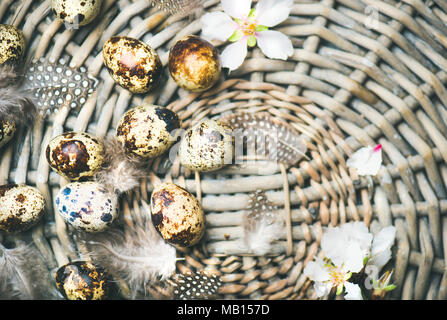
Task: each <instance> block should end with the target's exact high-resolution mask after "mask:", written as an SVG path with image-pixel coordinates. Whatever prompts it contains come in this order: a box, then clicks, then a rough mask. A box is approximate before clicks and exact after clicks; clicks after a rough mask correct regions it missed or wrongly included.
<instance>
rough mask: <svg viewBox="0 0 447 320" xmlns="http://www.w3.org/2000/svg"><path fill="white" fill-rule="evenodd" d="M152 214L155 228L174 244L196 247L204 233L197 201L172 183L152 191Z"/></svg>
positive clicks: (163, 184) (161, 185)
mask: <svg viewBox="0 0 447 320" xmlns="http://www.w3.org/2000/svg"><path fill="white" fill-rule="evenodd" d="M151 213H152V223H153V225H154V227H155V229H157V230H158V232H159V233H160V235H161V236H162V237H163V239H165V240H166V241H168V242H169V243H172V244H174V245H178V246H181V247H188V246H192V245H195V244H196V243H198V242H199V241H200V239H201V238H202V236H203V234H204V232H205V214H204V212H203V210H202V207H201V205H200V203H199V201H198V200H197V199H196V197H194V196H193V195H192V194H191V193H189V192H188V191H186V190H185V189H183V188H181V187H179V186H177V185H175V184H173V183H162V184H160V185H159V186H157V187H155V188H154V190H153V192H152V195H151Z"/></svg>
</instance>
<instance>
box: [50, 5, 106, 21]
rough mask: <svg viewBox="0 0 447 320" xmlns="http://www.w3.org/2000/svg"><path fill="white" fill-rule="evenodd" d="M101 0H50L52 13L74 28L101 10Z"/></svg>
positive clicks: (92, 18)
mask: <svg viewBox="0 0 447 320" xmlns="http://www.w3.org/2000/svg"><path fill="white" fill-rule="evenodd" d="M101 5H102V0H52V2H51V7H52V8H53V12H54V14H55V15H56V16H57V17H58V18H59V19H61V20H63V21H64V22H65V23H67V24H68V26H71V27H72V28H76V27H77V26H85V25H87V24H89V23H90V22H92V21H93V20H94V19H95V18H96V16H97V15H98V14H99V12H100V11H101Z"/></svg>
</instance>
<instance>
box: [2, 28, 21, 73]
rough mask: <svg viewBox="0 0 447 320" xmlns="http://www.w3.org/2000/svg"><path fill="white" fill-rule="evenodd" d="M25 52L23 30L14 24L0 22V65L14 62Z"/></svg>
mask: <svg viewBox="0 0 447 320" xmlns="http://www.w3.org/2000/svg"><path fill="white" fill-rule="evenodd" d="M24 54H25V37H24V36H23V32H22V31H21V30H19V29H17V28H16V27H14V26H11V25H8V24H0V65H2V64H4V63H11V64H16V63H18V62H20V61H21V60H22V58H23V56H24Z"/></svg>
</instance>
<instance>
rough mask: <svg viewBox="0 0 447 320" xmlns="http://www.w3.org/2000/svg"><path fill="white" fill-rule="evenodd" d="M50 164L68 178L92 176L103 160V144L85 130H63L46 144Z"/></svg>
mask: <svg viewBox="0 0 447 320" xmlns="http://www.w3.org/2000/svg"><path fill="white" fill-rule="evenodd" d="M46 157H47V161H48V163H49V164H50V166H51V167H52V168H53V169H54V170H55V171H56V172H57V173H59V174H60V175H62V176H64V177H66V178H67V179H70V180H74V181H76V180H79V179H81V178H83V177H92V176H93V175H94V174H95V173H96V172H98V171H99V169H101V166H102V163H103V161H104V145H103V144H102V142H101V141H99V140H98V139H96V138H95V137H93V136H91V135H90V134H88V133H85V132H65V133H63V134H61V135H58V136H56V137H54V138H53V139H52V140H51V141H50V143H49V144H48V146H47V149H46Z"/></svg>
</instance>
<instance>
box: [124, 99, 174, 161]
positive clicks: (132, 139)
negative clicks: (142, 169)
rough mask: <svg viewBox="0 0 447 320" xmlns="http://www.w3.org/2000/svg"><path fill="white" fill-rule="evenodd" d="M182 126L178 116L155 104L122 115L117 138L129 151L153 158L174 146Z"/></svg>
mask: <svg viewBox="0 0 447 320" xmlns="http://www.w3.org/2000/svg"><path fill="white" fill-rule="evenodd" d="M180 125H181V122H180V119H179V118H178V116H177V114H176V113H175V112H173V111H171V110H169V109H166V108H163V107H159V106H155V105H144V106H139V107H136V108H133V109H131V110H129V111H127V112H126V113H125V114H124V115H123V116H122V118H121V119H120V121H119V123H118V126H117V129H116V138H117V140H118V141H119V142H120V143H122V144H123V146H124V147H125V149H126V150H127V152H129V153H131V154H135V155H137V156H140V157H143V158H153V157H157V156H159V155H161V154H162V153H164V152H165V151H166V150H168V149H169V148H170V147H171V146H172V144H173V143H174V142H175V141H176V139H177V135H178V130H177V129H179V128H180Z"/></svg>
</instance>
